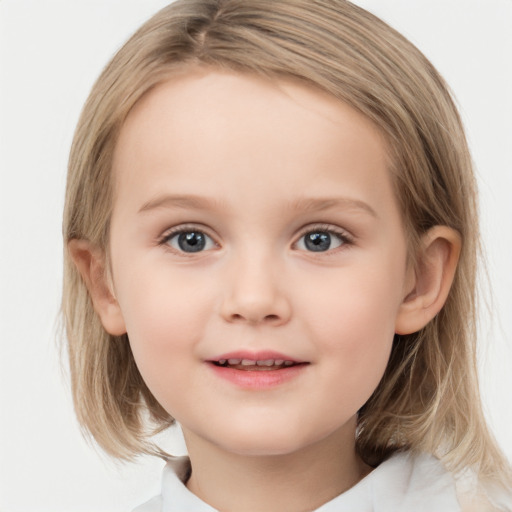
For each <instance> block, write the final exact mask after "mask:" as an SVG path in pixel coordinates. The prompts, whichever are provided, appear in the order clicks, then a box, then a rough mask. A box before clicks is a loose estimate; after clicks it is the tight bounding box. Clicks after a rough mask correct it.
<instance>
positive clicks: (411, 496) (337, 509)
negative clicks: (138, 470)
mask: <svg viewBox="0 0 512 512" xmlns="http://www.w3.org/2000/svg"><path fill="white" fill-rule="evenodd" d="M189 476H190V460H189V459H188V457H171V458H170V459H169V460H168V462H167V464H166V466H165V468H164V472H163V477H162V494H161V496H157V497H156V498H154V499H153V500H151V501H149V502H147V503H146V504H144V505H142V506H141V507H138V508H137V509H135V510H134V511H133V512H215V510H216V509H214V508H213V507H211V506H210V505H208V504H206V503H205V502H204V501H202V500H201V499H199V498H198V497H197V496H196V495H195V494H193V493H191V492H190V491H189V490H188V489H187V487H186V486H185V484H184V482H186V480H187V479H188V477H189ZM460 510H461V509H460V506H459V504H458V501H457V497H456V491H455V483H454V480H453V477H452V476H451V474H450V473H448V472H447V471H446V470H445V469H444V467H443V466H442V464H441V462H440V461H439V460H437V459H435V458H434V457H432V456H429V455H425V454H417V455H412V454H408V453H397V454H394V455H393V456H392V457H390V458H389V459H388V460H386V461H385V462H383V463H382V464H381V465H380V466H378V467H377V468H376V469H374V470H373V471H372V472H371V473H370V474H369V475H367V476H366V477H365V478H363V479H362V480H361V481H360V482H359V483H357V484H356V485H355V486H354V487H352V488H351V489H349V490H348V491H346V492H344V493H342V494H340V495H339V496H337V497H336V498H334V499H333V500H331V501H329V502H328V503H325V504H324V505H322V506H321V507H320V508H318V509H316V511H315V512H411V511H414V512H433V511H435V512H460Z"/></svg>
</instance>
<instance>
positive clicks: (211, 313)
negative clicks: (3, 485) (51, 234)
mask: <svg viewBox="0 0 512 512" xmlns="http://www.w3.org/2000/svg"><path fill="white" fill-rule="evenodd" d="M388 167H389V161H388V156H387V151H386V144H385V141H384V140H383V137H382V136H381V134H380V132H379V131H378V129H377V128H376V127H375V126H374V125H373V124H372V123H371V122H370V121H369V120H368V119H366V118H365V117H364V116H362V115H361V114H359V113H358V112H356V111H355V110H354V109H353V108H351V107H350V106H348V105H345V104H342V103H340V102H339V101H337V100H335V99H334V98H331V97H330V96H328V95H326V94H323V93H321V92H319V91H317V90H314V89H310V88H307V87H305V86H304V85H300V84H298V83H296V82H293V81H291V80H280V81H279V82H275V81H274V82H270V81H266V80H264V79H262V78H257V77H254V76H250V75H247V76H246V75H240V74H232V73H229V72H220V71H216V70H212V69H208V68H190V69H187V70H186V72H184V73H183V74H181V75H179V76H176V77H174V78H172V79H171V80H169V81H168V82H165V83H163V84H161V85H160V86H158V87H157V88H155V89H154V90H152V91H151V92H150V93H149V94H147V95H146V96H145V97H144V98H143V99H142V100H141V101H140V102H139V103H138V104H137V105H136V107H135V108H134V110H133V111H132V112H131V113H130V115H129V117H128V119H127V121H126V123H125V125H124V127H123V129H122V131H121V136H120V139H119V141H118V144H117V147H116V151H115V156H114V164H113V172H114V178H115V190H116V193H115V201H114V209H113V216H112V223H111V240H110V255H109V256H110V262H111V275H110V279H105V278H104V277H103V278H101V276H104V274H103V273H102V272H103V270H104V268H103V267H104V261H105V259H104V255H103V254H102V252H101V250H97V249H96V248H93V247H91V246H90V245H89V244H88V243H87V242H86V241H76V242H74V243H73V244H71V246H70V250H71V253H72V256H73V258H74V260H75V262H76V263H77V266H78V268H79V269H80V271H81V272H82V275H83V276H84V279H85V280H86V282H87V284H88V286H89V290H90V292H91V296H92V297H93V301H94V304H95V308H96V311H97V312H98V313H99V315H100V317H101V319H102V322H103V325H104V326H105V328H106V329H107V331H109V332H110V333H112V334H122V333H124V332H127V333H128V336H129V339H130V345H131V348H132V351H133V354H134V357H135V360H136V362H137V365H138V367H139V370H140V372H141V374H142V376H143V378H144V379H145V381H146V383H147V385H148V387H149V388H150V390H151V391H152V393H153V394H154V395H155V397H156V398H157V399H158V400H159V402H160V403H161V404H162V406H163V407H164V408H165V409H166V410H167V411H168V412H169V413H170V414H171V415H172V416H173V417H175V418H176V419H177V420H178V422H179V423H180V424H181V426H182V428H183V432H184V435H185V440H186V442H187V447H188V450H189V454H190V457H191V461H192V467H193V471H192V476H191V478H190V480H189V481H188V482H187V486H188V487H189V489H190V490H191V491H192V492H194V493H196V494H197V495H198V496H199V497H201V498H202V499H203V500H204V501H206V502H207V503H209V504H211V505H212V506H213V507H215V508H216V509H219V510H223V511H234V510H237V511H239V512H240V511H244V510H247V511H249V510H250V511H253V512H257V511H260V510H261V511H263V510H264V511H266V512H269V511H270V512H271V511H274V510H275V511H282V510H294V511H302V510H304V511H306V510H312V509H315V508H317V507H319V506H320V505H321V504H323V503H325V502H327V501H329V500H330V499H332V498H333V497H334V496H336V495H338V494H340V493H341V492H343V491H345V490H347V489H348V488H350V487H352V486H353V485H354V484H355V483H357V482H358V481H359V480H360V479H361V478H362V477H363V476H364V475H366V474H367V473H368V472H369V471H370V470H371V468H369V467H367V466H366V465H365V464H364V463H363V462H362V461H361V460H360V459H359V458H358V456H357V455H356V453H355V428H356V414H357V411H358V409H359V408H360V407H361V406H362V405H363V404H364V403H365V402H366V401H367V399H368V398H369V397H370V395H371V394H372V392H373V391H374V390H375V388H376V387H377V385H378V383H379V381H380V379H381V378H382V375H383V373H384V370H385V368H386V364H387V361H388V358H389V354H390V350H391V345H392V341H393V336H394V334H395V332H401V333H405V332H414V331H415V330H417V329H419V328H421V327H422V326H423V325H425V323H427V322H428V321H429V320H430V319H431V318H432V317H433V316H434V315H435V314H436V313H437V312H438V311H439V309H440V308H441V307H442V304H443V303H444V300H445V298H446V294H447V293H448V289H449V286H450V283H451V279H452V277H453V271H454V268H455V265H456V261H457V256H458V247H459V245H458V238H457V236H456V234H454V233H453V232H451V231H450V230H448V228H444V227H436V228H434V230H432V231H431V232H430V233H429V234H428V237H425V241H424V247H423V252H422V254H421V258H420V261H421V264H420V265H418V267H417V269H412V268H411V267H410V266H408V264H407V262H408V258H407V256H408V255H407V243H406V236H405V233H404V230H403V224H402V219H401V214H400V211H399V209H398V204H397V201H396V198H395V196H394V192H393V187H392V182H391V177H390V174H389V172H388ZM176 228H177V229H183V230H185V231H188V232H191V231H195V232H197V231H200V232H202V233H204V234H205V235H206V236H207V237H206V238H205V240H207V243H206V246H205V248H204V250H201V251H199V252H194V253H190V252H185V251H184V250H183V249H182V248H181V247H180V245H179V240H178V235H177V234H176V232H173V231H172V230H175V229H176ZM319 232H321V233H323V234H324V235H325V236H327V238H328V239H329V238H330V244H331V245H330V247H329V248H328V249H327V250H325V251H320V252H316V251H311V250H309V248H308V246H307V245H306V243H305V237H304V235H305V234H306V233H319ZM422 269H423V270H422ZM95 276H96V277H95ZM102 279H103V282H102ZM242 349H243V350H248V351H257V350H274V351H279V352H282V353H284V354H286V355H288V356H290V357H291V358H294V359H296V360H300V361H305V362H307V363H308V364H307V365H305V366H304V368H302V369H301V371H300V372H299V373H298V375H297V376H296V377H294V378H293V379H291V380H289V381H286V382H283V383H282V384H280V385H277V386H273V387H271V388H265V389H246V388H243V387H240V386H237V385H235V384H233V383H232V382H228V381H226V380H225V379H221V378H219V377H218V376H217V375H216V373H215V372H214V371H212V365H211V364H210V363H209V362H208V361H210V360H211V359H213V358H215V357H217V356H219V355H220V354H224V353H227V352H231V351H235V350H242ZM227 489H228V490H229V492H226V490H227Z"/></svg>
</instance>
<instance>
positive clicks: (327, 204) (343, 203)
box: [139, 194, 378, 218]
mask: <svg viewBox="0 0 512 512" xmlns="http://www.w3.org/2000/svg"><path fill="white" fill-rule="evenodd" d="M221 204H222V203H221V202H220V201H218V200H216V199H211V198H207V197H201V196H195V195H168V194H166V195H161V196H158V197H155V198H154V199H151V200H150V201H147V202H146V203H144V204H143V205H142V206H141V207H140V209H139V213H143V212H148V211H151V210H155V209H157V208H184V209H186V208H188V209H196V210H213V209H216V208H218V207H219V206H220V205H221ZM290 206H291V209H292V210H296V211H299V212H319V211H323V210H330V209H335V208H341V209H344V210H347V209H350V210H359V211H363V212H365V213H368V214H370V215H371V216H372V217H376V218H377V217H378V215H377V213H376V211H375V210H374V209H373V208H372V207H371V206H370V205H369V204H368V203H365V202H364V201H361V200H359V199H353V198H350V197H332V198H309V197H304V198H299V199H298V200H296V201H294V202H292V203H291V204H290Z"/></svg>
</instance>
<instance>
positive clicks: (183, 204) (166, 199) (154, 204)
mask: <svg viewBox="0 0 512 512" xmlns="http://www.w3.org/2000/svg"><path fill="white" fill-rule="evenodd" d="M218 205H219V201H217V200H213V199H209V198H207V197H200V196H194V195H168V194H166V195H161V196H158V197H155V198H154V199H151V200H150V201H148V202H146V203H144V204H143V205H142V206H141V207H140V208H139V213H143V212H147V211H150V210H155V209H156V208H192V209H195V210H212V209H214V208H215V207H217V206H218Z"/></svg>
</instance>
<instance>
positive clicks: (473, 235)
mask: <svg viewBox="0 0 512 512" xmlns="http://www.w3.org/2000/svg"><path fill="white" fill-rule="evenodd" d="M189 63H191V64H192V63H202V64H204V65H208V66H213V67H217V68H224V69H229V70H234V71H237V72H249V73H254V74H258V75H264V76H266V77H270V78H273V79H278V78H280V77H293V78H295V79H299V80H301V81H303V82H304V83H305V84H309V85H311V86H314V87H316V88H318V89H321V90H324V91H327V92H328V93H330V94H332V95H333V96H335V97H336V98H338V99H339V100H340V101H343V102H346V103H348V104H350V105H351V106H352V107H354V108H356V109H357V110H359V111H360V112H362V113H363V114H364V115H366V116H367V117H368V118H370V119H371V120H372V121H373V122H374V123H375V124H376V125H377V126H378V127H379V128H380V129H381V131H382V133H383V134H384V135H385V137H386V138H387V141H388V145H389V149H390V151H391V153H392V161H393V165H392V169H391V172H392V175H393V179H394V184H395V190H396V195H397V198H398V201H399V204H400V207H401V210H402V213H403V218H404V224H405V226H406V230H407V233H408V234H409V237H410V247H411V254H414V248H415V247H416V245H417V243H418V241H419V238H420V237H421V235H422V234H423V233H425V232H426V231H427V230H428V229H429V228H431V227H432V226H435V225H447V226H450V227H452V228H453V229H455V230H457V231H458V232H459V233H460V235H461V237H462V240H463V245H462V252H461V256H460V262H459V265H458V269H457V272H456V276H455V280H454V282H453V286H452V289H451V291H450V294H449V297H448V300H447V302H446V305H445V306H444V308H443V310H442V311H441V312H440V313H439V314H438V315H437V317H436V318H435V319H434V320H433V321H431V322H430V323H429V324H428V325H427V326H426V327H425V328H424V329H422V330H421V331H420V332H417V333H415V334H411V335H405V336H398V335H397V336H396V337H395V340H394V344H393V349H392V353H391V358H390V361H389V364H388V367H387V369H386V372H385V375H384V377H383V379H382V381H381V383H380V384H379V386H378V388H377V389H376V390H375V392H374V393H373V395H372V397H371V398H370V400H369V401H368V402H367V403H366V404H365V405H364V406H363V407H362V409H361V410H360V411H359V419H358V429H357V441H356V442H357V449H358V452H359V453H360V455H361V457H362V458H363V459H364V460H365V461H366V462H367V463H369V464H371V465H377V464H379V463H380V462H382V461H383V460H384V459H385V458H387V457H388V456H389V455H390V454H391V453H392V452H395V451H397V450H404V449H409V450H418V451H425V452H429V453H434V454H437V455H438V456H440V457H441V458H442V459H443V460H444V462H445V463H446V464H447V466H448V467H450V468H451V469H452V470H454V471H457V470H459V469H462V468H464V467H468V466H472V467H475V468H476V469H477V471H478V472H479V474H480V476H481V477H482V478H484V479H487V480H489V481H491V482H495V483H498V484H502V486H504V487H507V486H509V485H511V476H510V470H509V466H508V464H507V462H506V460H505V458H504V457H503V455H502V454H501V453H500V450H499V448H498V447H497V445H496V443H495V441H494V440H493V438H492V436H491V435H490V433H489V431H488V428H487V426H486V423H485V420H484V417H483V414H482V409H481V401H480V396H479V389H478V380H477V367H476V327H475V324H476V317H475V301H476V298H475V289H476V262H477V255H478V250H479V246H478V240H479V233H478V222H477V205H476V190H475V182H474V177H473V173H472V163H471V158H470V155H469V151H468V147H467V143H466V139H465V135H464V131H463V127H462V123H461V120H460V117H459V114H458V112H457V109H456V107H455V105H454V102H453V100H452V98H451V95H450V93H449V91H448V88H447V86H446V84H445V83H444V81H443V79H442V78H441V77H440V75H439V74H438V72H437V71H436V70H435V69H434V67H433V66H432V65H431V64H430V62H429V61H428V60H427V59H426V58H425V57H424V55H423V54H422V53H421V52H420V51H419V50H418V49H417V48H416V47H415V46H414V45H412V44H411V43H410V42H409V41H407V40H406V39H405V38H404V37H403V36H401V35H400V34H399V33H397V32H396V31H395V30H394V29H392V28H390V27H389V26H388V25H387V24H385V23H384V22H383V21H381V20H380V19H378V18H376V17H375V16H373V15H372V14H370V13H368V12H367V11H365V10H363V9H361V8H359V7H357V6H355V5H353V4H351V3H350V2H348V1H344V0H281V1H279V2H275V1H273V0H178V1H176V2H175V3H173V4H171V5H169V6H168V7H166V8H164V9H163V10H161V11H160V12H159V13H157V14H156V15H155V16H154V17H153V18H152V19H150V20H149V21H148V22H147V23H146V24H145V25H144V26H142V27H141V28H140V29H139V30H138V31H137V32H136V33H135V34H134V35H133V36H132V37H131V39H130V40H129V41H128V42H127V43H126V44H125V45H124V46H123V47H122V48H121V50H120V51H119V52H118V53H117V55H116V56H115V57H114V58H113V60H112V61H111V62H110V64H109V65H108V66H107V67H106V68H105V70H104V71H103V73H102V74H101V76H100V77H99V79H98V81H97V82H96V84H95V86H94V88H93V89H92V92H91V94H90V96H89V98H88V100H87V102H86V104H85V107H84V110H83V113H82V116H81V118H80V121H79V123H78V127H77V130H76V134H75V137H74V141H73V145H72V149H71V155H70V160H69V174H68V182H67V190H66V205H65V211H64V226H63V232H64V238H65V244H67V243H68V242H69V241H70V240H72V239H87V240H89V241H90V242H92V243H93V244H95V245H96V246H98V247H100V248H103V249H104V250H105V251H106V249H107V248H108V239H109V220H110V214H111V209H112V202H113V183H112V175H111V162H112V155H113V150H114V147H115V145H116V140H117V137H118V135H119V132H120V130H121V127H122V126H123V122H124V120H125V119H126V117H127V115H128V113H129V112H130V110H131V109H132V107H133V106H134V105H135V104H136V103H137V101H138V100H139V99H140V98H141V97H142V96H143V95H144V94H146V93H147V92H148V91H150V90H151V89H152V88H153V87H154V86H155V85H157V84H158V83H161V82H162V81H164V80H166V79H167V78H169V77H171V76H172V75H173V73H175V72H176V71H177V70H179V69H183V67H184V66H186V65H187V64H189ZM106 252H107V251H106ZM62 304H63V315H64V318H65V322H66V323H65V325H66V331H67V339H68V349H69V360H70V368H71V377H72V389H73V398H74V404H75V408H76V413H77V415H78V418H79V421H80V423H81V425H82V426H83V427H84V429H85V430H86V431H87V432H89V433H90V434H92V436H93V437H94V438H95V440H96V441H97V442H98V443H99V445H100V446H101V447H103V448H104V449H105V450H106V451H107V452H109V453H110V454H112V455H114V456H117V457H121V458H131V457H133V456H134V455H136V454H139V453H156V454H161V455H165V454H164V453H163V452H162V451H161V450H160V449H159V448H158V447H156V446H155V445H154V444H152V442H151V440H150V436H151V435H152V434H153V433H154V432H156V431H158V430H162V429H165V428H166V427H168V426H169V425H171V424H172V423H173V419H172V418H171V417H170V416H169V414H168V413H167V412H166V411H165V410H164V409H163V408H162V407H161V405H160V404H159V403H158V402H157V401H156V399H155V398H154V397H153V395H152V394H151V392H150V391H149V389H148V388H147V387H146V385H145V383H144V381H143V380H142V378H141V376H140V374H139V372H138V369H137V367H136V365H135V362H134V358H133V356H132V353H131V350H130V347H129V343H128V342H127V341H128V340H127V336H126V335H124V336H121V337H113V336H110V335H109V334H108V333H106V332H105V330H104V329H103V327H102V325H101V323H100V320H99V318H98V316H97V314H96V313H95V312H94V310H93V307H92V303H91V300H90V297H89V295H88V292H87V289H86V286H85V284H84V282H83V281H82V279H81V277H80V275H79V273H78V272H77V269H76V268H75V266H74V264H73V262H72V261H71V259H70V257H69V254H68V253H67V251H65V276H64V295H63V303H62Z"/></svg>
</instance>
